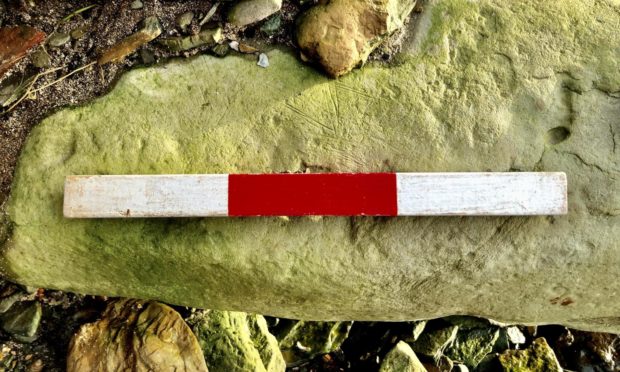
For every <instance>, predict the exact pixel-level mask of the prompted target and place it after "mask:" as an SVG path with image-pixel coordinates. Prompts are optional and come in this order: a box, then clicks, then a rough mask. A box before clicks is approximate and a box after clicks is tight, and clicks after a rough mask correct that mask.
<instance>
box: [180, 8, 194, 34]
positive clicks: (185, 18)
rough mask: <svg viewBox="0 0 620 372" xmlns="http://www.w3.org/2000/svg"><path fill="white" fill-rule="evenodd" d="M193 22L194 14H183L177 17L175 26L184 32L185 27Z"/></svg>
mask: <svg viewBox="0 0 620 372" xmlns="http://www.w3.org/2000/svg"><path fill="white" fill-rule="evenodd" d="M193 20H194V13H193V12H185V13H183V14H180V15H179V16H177V18H176V23H177V26H179V28H180V29H181V31H183V32H186V31H187V27H188V26H189V25H191V24H192V21H193Z"/></svg>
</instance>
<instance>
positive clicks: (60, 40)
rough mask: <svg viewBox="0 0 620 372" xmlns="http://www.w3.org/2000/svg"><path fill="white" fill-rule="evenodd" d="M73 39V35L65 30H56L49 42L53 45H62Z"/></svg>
mask: <svg viewBox="0 0 620 372" xmlns="http://www.w3.org/2000/svg"><path fill="white" fill-rule="evenodd" d="M69 40H71V36H69V34H66V33H64V32H54V33H53V34H52V35H51V36H50V38H49V40H48V41H47V43H48V44H49V45H50V46H52V47H61V46H63V45H65V44H66V43H68V42H69Z"/></svg>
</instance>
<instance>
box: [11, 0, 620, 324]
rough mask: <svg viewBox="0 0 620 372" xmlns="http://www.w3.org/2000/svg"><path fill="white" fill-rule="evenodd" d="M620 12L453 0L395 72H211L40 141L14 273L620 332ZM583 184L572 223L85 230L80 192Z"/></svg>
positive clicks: (73, 112)
mask: <svg viewBox="0 0 620 372" xmlns="http://www.w3.org/2000/svg"><path fill="white" fill-rule="evenodd" d="M618 22H620V13H619V9H618V3H617V1H616V2H613V1H607V2H604V1H601V2H596V3H591V2H588V1H573V2H570V3H566V2H540V1H534V0H532V1H521V2H512V1H508V0H506V1H500V0H496V1H491V0H483V1H479V2H470V1H460V0H444V1H438V2H436V3H435V5H433V6H431V7H429V8H427V11H426V13H425V14H423V15H422V17H421V20H420V22H419V28H418V30H419V31H418V33H417V34H416V35H413V36H412V37H411V38H410V42H409V43H408V44H407V45H406V47H405V49H406V52H405V53H404V54H403V55H402V56H401V57H400V58H398V63H396V64H395V65H394V66H392V67H386V66H384V65H381V66H380V65H370V66H366V67H365V68H364V69H362V70H361V71H355V72H353V73H352V74H350V75H347V76H346V77H345V78H342V79H340V80H329V79H327V78H324V77H323V76H321V75H320V74H319V73H317V72H315V71H314V70H313V69H312V68H310V67H306V66H304V65H302V64H301V63H300V62H298V61H297V59H296V58H295V57H294V56H293V54H292V53H289V52H286V51H279V50H273V51H271V52H269V53H268V54H269V60H270V67H269V68H267V69H262V68H258V67H257V66H255V61H253V60H252V61H250V60H245V59H243V58H240V57H229V58H225V59H217V58H212V57H208V56H201V57H197V58H194V59H191V60H186V61H177V62H174V63H170V64H167V65H164V66H159V67H154V68H149V69H140V70H135V71H132V72H130V73H128V74H126V75H125V76H124V77H123V78H122V79H121V80H120V81H119V83H118V84H117V86H116V87H115V89H114V90H113V91H112V92H111V93H109V94H108V95H106V96H105V97H102V98H100V99H98V100H96V101H95V102H93V103H92V104H89V105H86V106H84V107H77V108H69V109H65V110H62V111H60V112H58V113H56V114H54V115H52V116H51V117H49V118H47V119H45V120H44V121H43V122H42V123H40V124H39V125H38V126H37V127H36V129H35V130H34V131H33V132H32V134H31V135H30V138H29V139H28V142H27V144H26V147H25V149H24V151H23V153H22V157H21V160H20V164H19V168H18V170H17V173H16V177H15V181H14V185H13V191H12V196H11V200H10V220H11V225H12V228H11V231H10V239H9V240H8V242H7V243H6V244H5V246H4V248H3V250H2V260H1V265H2V270H3V271H4V273H5V274H6V275H8V276H10V277H11V278H13V279H14V280H16V281H18V282H20V283H24V284H28V285H34V286H42V287H46V288H59V289H63V290H70V291H76V292H82V293H90V294H104V295H115V296H127V297H137V298H149V299H157V300H163V301H166V302H169V303H174V304H183V305H191V306H197V307H206V308H215V309H226V310H242V311H249V312H258V313H263V314H270V315H276V316H283V317H292V318H305V319H314V320H344V319H359V320H369V319H375V320H405V319H408V320H411V319H419V318H430V317H437V316H444V315H448V314H475V315H481V316H485V317H490V318H495V319H497V320H501V321H508V322H523V323H563V324H567V325H571V326H573V327H578V328H584V329H592V330H606V331H615V332H620V296H618V293H620V281H618V277H619V276H620V245H619V243H618V242H619V241H620V217H619V214H620V192H619V190H620V148H619V146H620V99H619V97H620V93H619V92H620V64H619V63H620V62H619V61H620V58H619V57H620V49H619V48H618V45H617V43H613V42H612V41H613V40H620V30H619V29H618V28H617V27H616V26H617V24H618ZM531 170H535V171H563V172H566V173H567V177H568V181H569V196H568V197H569V214H568V215H567V216H560V217H502V218H490V217H489V218H458V217H453V218H452V217H448V218H445V217H441V218H439V217H438V218H426V217H420V218H408V217H407V218H290V219H286V218H245V219H242V218H239V219H229V218H205V219H150V220H140V219H138V220H131V221H127V220H80V221H78V220H69V219H64V218H63V217H62V196H63V195H62V191H63V182H64V177H65V176H66V175H71V174H160V173H237V172H298V171H309V172H320V171H333V172H375V171H400V172H417V171H531Z"/></svg>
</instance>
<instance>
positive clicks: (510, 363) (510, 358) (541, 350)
mask: <svg viewBox="0 0 620 372" xmlns="http://www.w3.org/2000/svg"><path fill="white" fill-rule="evenodd" d="M499 362H500V365H501V366H502V370H503V371H506V372H543V371H544V372H560V371H562V367H560V363H559V362H558V360H557V359H556V357H555V353H554V352H553V349H551V347H550V346H549V344H547V341H545V339H544V338H542V337H541V338H537V339H536V340H534V342H533V343H532V345H531V346H530V347H529V348H527V349H524V350H508V351H506V352H504V353H503V354H502V355H500V356H499Z"/></svg>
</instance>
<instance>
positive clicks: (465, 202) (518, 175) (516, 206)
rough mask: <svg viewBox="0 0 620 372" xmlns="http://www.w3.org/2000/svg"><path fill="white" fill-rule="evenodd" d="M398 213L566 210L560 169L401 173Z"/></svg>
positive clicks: (551, 212)
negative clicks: (542, 170) (541, 170)
mask: <svg viewBox="0 0 620 372" xmlns="http://www.w3.org/2000/svg"><path fill="white" fill-rule="evenodd" d="M396 182H397V197H398V215H399V216H446V215H456V216H480V215H484V216H511V215H557V214H566V213H567V209H568V206H567V185H566V174H564V173H561V172H507V173H397V174H396Z"/></svg>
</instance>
